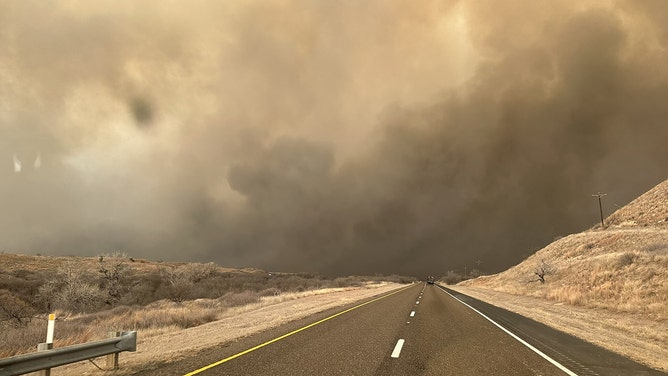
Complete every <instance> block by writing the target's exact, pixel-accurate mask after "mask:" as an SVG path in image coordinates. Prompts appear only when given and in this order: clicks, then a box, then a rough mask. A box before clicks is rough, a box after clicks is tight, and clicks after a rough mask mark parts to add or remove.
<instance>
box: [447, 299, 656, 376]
mask: <svg viewBox="0 0 668 376" xmlns="http://www.w3.org/2000/svg"><path fill="white" fill-rule="evenodd" d="M442 289H443V290H444V291H446V292H447V293H449V294H452V295H453V296H454V297H456V298H457V299H459V300H461V301H462V302H463V303H465V304H467V305H469V306H471V307H472V308H474V309H476V310H478V311H480V312H482V313H483V314H484V315H485V316H487V317H489V318H490V319H491V320H493V321H494V322H496V323H498V324H499V325H501V326H502V327H504V328H506V329H507V330H509V331H510V332H512V333H514V334H515V335H517V336H519V337H521V338H522V339H523V340H524V341H526V342H528V343H529V344H530V345H532V346H534V347H536V348H538V349H539V350H540V351H541V352H543V353H545V354H547V355H548V356H549V357H551V358H552V359H554V360H556V361H557V362H559V363H560V364H562V365H564V366H565V367H566V368H568V369H569V370H571V371H573V372H574V373H575V374H577V375H579V376H597V375H600V376H661V375H663V376H665V375H666V373H665V372H661V371H658V370H655V369H652V368H649V367H647V366H645V365H642V364H639V363H637V362H634V361H633V360H631V359H628V358H626V357H623V356H621V355H619V354H617V353H614V352H612V351H609V350H606V349H604V348H601V347H599V346H596V345H594V344H591V343H589V342H586V341H583V340H581V339H579V338H577V337H574V336H572V335H570V334H567V333H564V332H561V331H558V330H555V329H552V328H551V327H549V326H547V325H545V324H542V323H539V322H536V321H534V320H531V319H528V318H526V317H524V316H521V315H518V314H516V313H514V312H509V311H507V310H505V309H503V308H499V307H496V306H493V305H491V304H488V303H485V302H482V301H479V300H477V299H474V298H472V297H469V296H467V295H464V294H460V293H458V292H456V291H453V290H450V289H448V288H445V287H442Z"/></svg>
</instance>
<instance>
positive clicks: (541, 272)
mask: <svg viewBox="0 0 668 376" xmlns="http://www.w3.org/2000/svg"><path fill="white" fill-rule="evenodd" d="M555 271H556V269H555V268H554V266H553V265H552V264H551V263H549V262H545V260H540V264H538V265H537V266H536V269H535V270H534V273H533V274H535V275H536V276H537V277H538V281H540V283H545V277H546V276H548V275H552V274H554V273H555Z"/></svg>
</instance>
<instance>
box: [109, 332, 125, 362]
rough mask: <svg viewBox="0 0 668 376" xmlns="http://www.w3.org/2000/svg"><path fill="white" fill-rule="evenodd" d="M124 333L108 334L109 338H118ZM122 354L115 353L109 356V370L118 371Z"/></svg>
mask: <svg viewBox="0 0 668 376" xmlns="http://www.w3.org/2000/svg"><path fill="white" fill-rule="evenodd" d="M121 334H123V333H122V332H108V333H107V337H109V338H116V337H120V336H121ZM119 354H120V353H113V354H109V355H107V369H108V370H117V369H118V356H119Z"/></svg>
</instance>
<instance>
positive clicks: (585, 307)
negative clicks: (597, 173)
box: [460, 180, 668, 369]
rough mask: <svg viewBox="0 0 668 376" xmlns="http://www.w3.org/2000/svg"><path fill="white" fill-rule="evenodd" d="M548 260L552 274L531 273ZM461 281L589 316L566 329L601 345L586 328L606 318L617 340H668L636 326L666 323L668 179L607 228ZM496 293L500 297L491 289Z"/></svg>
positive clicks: (644, 357)
mask: <svg viewBox="0 0 668 376" xmlns="http://www.w3.org/2000/svg"><path fill="white" fill-rule="evenodd" d="M543 260H544V261H545V262H546V263H548V264H550V265H551V266H552V267H553V268H554V273H553V274H551V275H548V276H547V277H546V282H545V283H544V284H541V283H539V282H537V281H536V280H537V278H536V276H535V274H534V272H535V271H536V269H537V267H538V266H539V265H540V264H541V262H542V261H543ZM460 286H462V287H463V288H471V291H475V290H479V291H480V295H481V297H485V298H486V299H487V300H490V301H491V300H502V299H505V298H504V295H505V294H507V295H505V297H506V298H507V297H508V296H511V295H512V296H516V297H518V298H519V297H531V298H534V299H533V300H526V299H525V300H523V301H525V302H530V303H527V304H533V305H540V304H544V307H548V306H562V307H561V310H560V313H558V314H561V315H568V314H570V312H576V311H577V312H578V315H582V317H583V320H585V321H589V322H586V323H585V325H583V327H584V329H583V330H579V331H578V330H572V329H571V328H569V327H572V326H574V325H575V323H574V322H570V323H567V324H565V325H566V326H567V327H566V328H561V329H565V330H566V331H571V332H574V334H576V335H579V336H581V337H584V338H585V339H590V340H592V342H596V343H599V344H601V345H606V340H605V339H601V338H596V337H597V333H594V332H595V330H594V329H587V327H590V328H593V327H592V326H591V325H589V324H591V323H593V322H595V321H596V317H597V316H601V315H606V316H609V317H611V319H610V320H611V321H615V322H617V324H616V325H615V328H612V327H610V328H608V329H610V330H613V331H614V330H616V331H618V333H616V334H617V335H619V334H620V333H621V336H620V341H623V340H624V336H625V335H626V336H629V337H631V336H633V337H636V338H634V339H635V340H640V341H642V340H643V338H638V336H645V338H644V340H646V341H647V342H648V343H649V342H652V343H653V344H656V343H657V342H658V343H659V344H660V343H661V342H662V341H663V343H664V344H665V341H667V340H668V338H667V337H668V336H667V335H666V333H665V331H664V333H663V334H661V333H656V332H653V333H652V332H647V333H645V334H642V333H638V332H637V330H636V328H637V326H636V325H634V324H633V323H634V322H643V323H646V326H647V325H651V326H654V327H657V328H665V327H666V326H668V180H666V181H664V182H663V183H661V184H659V185H657V186H656V187H654V188H653V189H652V190H650V191H649V192H647V193H646V194H644V195H642V196H641V197H639V198H637V199H636V200H634V201H633V202H631V203H630V204H629V205H627V206H625V207H623V208H621V209H619V210H617V211H616V212H615V213H613V214H612V215H611V216H609V217H608V218H607V219H606V228H605V229H601V228H600V226H598V227H595V228H593V229H590V230H588V231H585V232H582V233H579V234H574V235H570V236H567V237H564V238H562V239H559V240H557V241H555V242H554V243H552V244H550V245H548V246H547V247H545V248H543V249H541V250H539V251H538V252H536V253H535V254H534V255H532V256H530V257H528V258H527V259H526V260H524V261H523V262H522V263H520V264H518V265H516V266H514V267H512V268H510V269H508V270H506V271H505V272H502V273H499V274H496V275H492V276H484V277H480V278H477V279H474V280H469V281H466V282H463V283H461V284H460ZM492 291H494V292H498V293H503V294H502V295H499V294H497V295H494V294H489V293H488V292H492ZM520 300H522V299H518V305H519V304H521V303H519V301H520ZM491 302H492V303H495V302H494V301H491ZM568 307H571V309H570V311H569V309H568ZM550 309H551V308H550ZM521 310H522V308H519V309H517V311H521ZM545 311H547V309H545ZM588 312H589V313H588ZM520 313H522V312H520ZM535 313H536V312H534V315H533V316H534V318H537V319H539V320H540V314H538V315H536V314H535ZM536 316H537V317H536ZM544 320H547V321H550V319H549V318H546V319H544ZM624 322H627V323H628V325H625V324H624ZM575 332H577V333H575ZM613 335H615V333H612V332H610V333H608V336H613ZM652 346H654V345H651V346H650V345H648V347H647V348H651V347H652ZM608 347H609V346H608ZM612 347H613V350H615V351H619V352H623V353H625V354H626V355H628V356H631V357H634V358H636V359H638V360H641V361H644V362H645V363H648V364H650V365H653V366H655V367H658V368H663V369H666V368H668V363H667V362H666V361H663V362H661V361H659V360H658V359H655V357H656V354H652V353H651V352H649V353H644V354H643V353H633V351H634V350H633V349H623V347H624V346H622V345H620V346H619V347H615V346H614V345H612ZM627 350H628V351H627ZM629 351H630V352H629Z"/></svg>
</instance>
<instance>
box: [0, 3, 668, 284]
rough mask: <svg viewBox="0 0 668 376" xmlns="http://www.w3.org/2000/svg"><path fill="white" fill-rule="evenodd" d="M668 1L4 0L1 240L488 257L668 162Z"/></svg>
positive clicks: (530, 242)
mask: <svg viewBox="0 0 668 376" xmlns="http://www.w3.org/2000/svg"><path fill="white" fill-rule="evenodd" d="M186 8H187V9H186ZM666 15H668V6H667V5H666V3H665V2H664V1H660V0H657V1H649V0H648V1H642V2H638V1H612V2H607V1H590V2H582V1H530V0H516V1H504V2H500V3H498V4H497V3H493V4H492V3H490V2H487V1H473V0H472V1H426V2H420V4H419V5H418V4H417V3H415V2H408V1H365V2H307V1H297V0H295V1H284V2H264V1H258V2H254V1H250V2H222V3H221V2H216V1H206V0H199V1H193V2H188V4H187V5H186V4H185V3H184V4H165V3H164V2H159V1H155V2H144V3H142V5H141V6H138V5H137V4H136V3H135V2H132V1H103V0H99V1H86V2H68V3H53V4H44V3H43V2H36V1H21V2H19V1H15V2H12V1H5V2H0V44H1V45H3V46H6V48H3V49H0V158H2V159H1V160H3V161H5V162H4V165H5V167H4V168H3V169H2V170H0V178H1V179H2V185H0V207H2V209H3V215H2V216H1V217H0V249H2V250H6V251H13V252H31V253H38V252H40V253H44V254H82V255H95V254H98V253H101V252H106V251H110V250H115V249H121V250H123V251H125V252H127V253H129V254H131V255H133V256H134V257H147V258H152V259H169V260H195V261H209V260H211V261H216V262H219V263H221V264H223V265H227V266H254V267H261V268H265V269H270V270H283V271H317V272H321V273H326V274H332V275H341V274H351V273H358V274H371V273H376V272H377V273H399V274H414V275H422V274H436V275H438V273H442V272H445V271H446V270H450V269H459V270H462V269H463V268H464V267H467V268H469V270H470V269H471V268H472V267H474V266H475V264H474V263H475V262H476V261H478V260H480V261H481V262H482V264H481V266H480V267H481V268H482V269H483V270H484V271H486V272H496V271H500V270H502V269H504V268H507V267H508V266H510V265H513V264H515V263H517V262H519V261H520V260H521V259H522V258H523V257H525V256H527V255H528V254H530V253H532V252H533V251H535V250H536V249H538V248H540V247H542V246H544V245H545V244H547V243H549V242H550V241H551V240H552V239H553V238H554V237H556V236H560V235H565V234H568V233H571V232H577V231H580V230H582V229H585V228H588V227H590V226H591V225H593V224H595V223H596V221H597V218H598V202H597V201H596V200H595V199H593V198H592V197H591V194H593V193H596V192H599V191H601V192H605V193H607V194H608V196H606V199H605V200H606V201H605V203H604V204H605V205H606V206H605V209H606V212H608V213H609V212H611V211H612V210H614V209H615V208H616V206H615V205H623V204H625V203H626V202H628V201H630V200H631V199H633V198H634V197H635V196H637V195H639V194H641V193H642V192H644V191H645V190H647V189H649V188H650V187H651V186H653V185H654V184H656V183H658V182H660V181H662V180H663V179H665V178H666V167H667V161H668V148H666V147H665V141H666V140H668V127H667V126H666V120H665V119H668V106H666V105H665V104H666V101H667V100H668V67H667V66H666V64H665V61H666V58H668V56H667V54H668V52H666V51H668V26H666V25H668V16H666ZM36 25H39V27H37V26H36ZM38 156H39V164H37V163H33V161H36V160H37V158H38ZM15 158H16V160H19V161H20V162H21V168H20V171H17V168H16V162H15ZM37 166H38V167H37Z"/></svg>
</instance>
